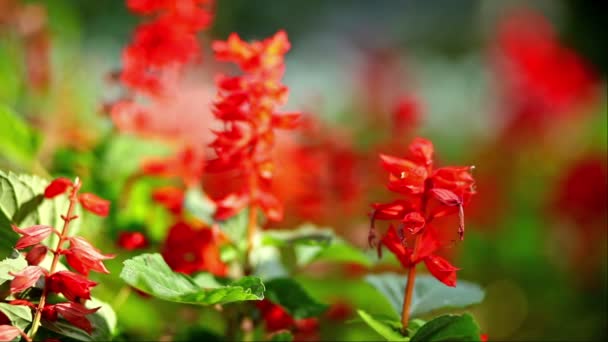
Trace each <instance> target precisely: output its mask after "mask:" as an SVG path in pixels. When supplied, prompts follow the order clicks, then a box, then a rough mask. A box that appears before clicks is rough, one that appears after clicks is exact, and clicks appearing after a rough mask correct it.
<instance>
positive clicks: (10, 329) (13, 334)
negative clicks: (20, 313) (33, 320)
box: [0, 325, 21, 341]
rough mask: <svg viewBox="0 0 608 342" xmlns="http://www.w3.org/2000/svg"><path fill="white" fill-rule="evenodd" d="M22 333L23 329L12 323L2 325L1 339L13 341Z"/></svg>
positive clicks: (0, 330) (0, 329) (0, 328)
mask: <svg viewBox="0 0 608 342" xmlns="http://www.w3.org/2000/svg"><path fill="white" fill-rule="evenodd" d="M20 335H21V330H19V328H17V327H14V326H12V325H0V341H12V340H14V339H16V338H17V337H19V336H20Z"/></svg>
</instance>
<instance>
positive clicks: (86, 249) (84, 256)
mask: <svg viewBox="0 0 608 342" xmlns="http://www.w3.org/2000/svg"><path fill="white" fill-rule="evenodd" d="M68 240H69V241H70V248H69V249H66V250H63V251H62V252H61V253H63V254H65V256H66V260H67V262H68V264H69V265H70V266H72V267H73V268H74V269H75V270H76V271H78V272H79V273H81V274H84V275H85V276H87V275H88V274H89V272H90V271H95V272H100V273H110V271H108V269H107V268H106V267H105V266H104V265H103V260H107V259H112V258H114V255H111V254H107V255H106V254H102V253H101V252H100V251H99V250H98V249H97V248H95V247H93V246H92V245H91V244H90V243H89V242H88V241H87V240H85V239H83V238H81V237H78V236H75V237H70V238H68Z"/></svg>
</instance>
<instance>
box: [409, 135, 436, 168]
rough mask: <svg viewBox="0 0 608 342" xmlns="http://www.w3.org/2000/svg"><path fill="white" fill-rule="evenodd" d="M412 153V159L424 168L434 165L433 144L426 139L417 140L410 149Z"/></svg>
mask: <svg viewBox="0 0 608 342" xmlns="http://www.w3.org/2000/svg"><path fill="white" fill-rule="evenodd" d="M408 149H409V152H410V158H411V159H412V160H413V161H414V162H416V163H418V164H420V165H424V166H430V165H432V164H433V153H434V152H435V149H434V148H433V143H432V142H430V141H429V140H426V139H424V138H415V139H414V140H413V141H412V142H411V143H410V146H409V147H408Z"/></svg>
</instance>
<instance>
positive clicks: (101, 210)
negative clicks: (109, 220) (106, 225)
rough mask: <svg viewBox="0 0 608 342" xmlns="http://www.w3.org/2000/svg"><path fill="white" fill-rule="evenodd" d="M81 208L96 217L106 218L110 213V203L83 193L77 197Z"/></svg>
mask: <svg viewBox="0 0 608 342" xmlns="http://www.w3.org/2000/svg"><path fill="white" fill-rule="evenodd" d="M78 200H79V201H80V204H81V205H82V207H83V208H84V209H86V210H88V211H89V212H91V213H93V214H95V215H98V216H103V217H105V216H108V213H109V212H110V201H107V200H104V199H103V198H99V197H97V196H96V195H94V194H92V193H84V194H80V195H79V196H78Z"/></svg>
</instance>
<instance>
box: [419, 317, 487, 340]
mask: <svg viewBox="0 0 608 342" xmlns="http://www.w3.org/2000/svg"><path fill="white" fill-rule="evenodd" d="M427 341H428V342H430V341H454V342H456V341H463V342H465V341H466V342H468V341H480V337H479V326H478V325H477V323H475V320H474V319H473V316H471V315H469V314H464V315H461V316H460V315H444V316H439V317H437V318H435V319H434V320H432V321H429V322H428V323H426V324H425V325H423V326H422V327H421V328H420V329H418V331H417V332H416V334H415V335H414V336H412V340H411V342H427Z"/></svg>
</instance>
